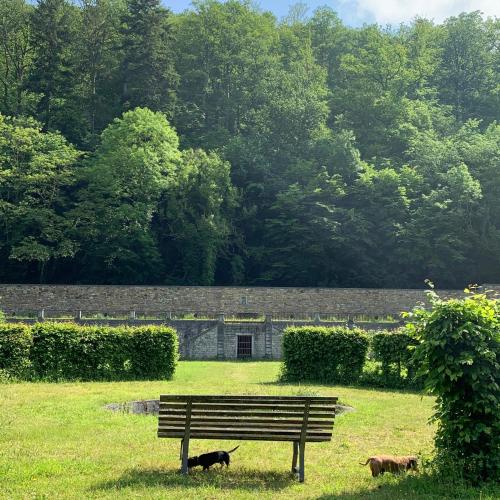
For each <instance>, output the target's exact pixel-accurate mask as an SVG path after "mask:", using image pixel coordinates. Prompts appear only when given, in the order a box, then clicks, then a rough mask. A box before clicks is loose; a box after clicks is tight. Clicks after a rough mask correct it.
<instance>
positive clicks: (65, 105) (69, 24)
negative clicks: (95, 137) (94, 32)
mask: <svg viewBox="0 0 500 500" xmlns="http://www.w3.org/2000/svg"><path fill="white" fill-rule="evenodd" d="M78 18H79V12H78V10H77V9H76V7H74V6H73V5H71V4H70V3H68V2H67V1H66V0H39V1H38V4H37V6H36V8H35V9H34V10H33V11H32V16H31V27H32V35H31V36H32V44H33V47H35V58H34V64H33V68H32V72H31V76H30V83H29V87H30V89H31V90H32V91H33V92H36V93H37V94H39V96H40V100H39V102H38V109H37V117H38V119H39V120H40V121H41V122H42V124H43V129H44V130H49V129H51V130H53V129H59V130H60V131H61V132H63V133H64V134H65V135H74V134H76V133H77V131H75V130H74V127H75V126H76V127H77V126H78V125H74V124H73V123H72V118H77V117H76V116H74V114H73V113H72V109H71V108H72V102H73V100H74V93H73V91H74V88H73V82H74V70H75V61H74V52H73V49H74V41H75V38H76V29H77V26H78V21H79V19H78ZM72 132H73V134H72Z"/></svg>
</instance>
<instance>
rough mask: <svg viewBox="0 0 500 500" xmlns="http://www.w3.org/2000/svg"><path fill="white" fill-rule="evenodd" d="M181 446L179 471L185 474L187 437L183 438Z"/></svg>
mask: <svg viewBox="0 0 500 500" xmlns="http://www.w3.org/2000/svg"><path fill="white" fill-rule="evenodd" d="M181 446H182V464H181V472H182V473H183V474H187V473H188V454H189V439H183V440H182V444H181Z"/></svg>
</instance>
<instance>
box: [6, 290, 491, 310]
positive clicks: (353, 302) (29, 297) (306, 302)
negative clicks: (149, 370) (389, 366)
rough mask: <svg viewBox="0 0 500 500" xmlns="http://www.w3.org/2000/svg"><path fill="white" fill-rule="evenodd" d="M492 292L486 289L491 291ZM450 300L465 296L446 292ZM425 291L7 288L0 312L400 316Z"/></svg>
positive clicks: (413, 304)
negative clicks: (177, 312)
mask: <svg viewBox="0 0 500 500" xmlns="http://www.w3.org/2000/svg"><path fill="white" fill-rule="evenodd" d="M485 286H486V285H485ZM489 286H490V287H496V288H497V289H498V290H499V291H500V286H499V285H489ZM440 294H442V295H443V296H446V297H456V296H460V295H462V292H461V291H457V290H443V291H441V292H440ZM425 301H426V296H425V293H424V290H404V289H401V290H397V289H367V288H282V287H281V288H280V287H201V286H184V287H183V286H164V287H162V286H105V285H102V286H97V285H88V286H84V285H1V284H0V310H3V311H4V312H7V313H12V312H16V313H26V312H33V311H40V310H42V309H44V310H45V312H46V313H47V314H64V313H67V314H71V315H73V316H74V315H76V314H77V313H78V311H84V312H85V313H106V314H108V315H122V314H126V315H128V314H130V312H131V311H136V313H137V314H166V313H168V312H171V311H187V312H197V313H211V314H218V313H224V314H227V315H231V314H249V315H251V314H263V315H264V314H296V315H300V314H310V315H313V314H315V313H322V314H326V313H328V314H339V315H347V314H350V315H356V314H364V315H368V316H377V315H398V314H399V313H400V312H401V311H408V310H410V309H411V308H413V307H414V306H415V304H417V303H419V302H425Z"/></svg>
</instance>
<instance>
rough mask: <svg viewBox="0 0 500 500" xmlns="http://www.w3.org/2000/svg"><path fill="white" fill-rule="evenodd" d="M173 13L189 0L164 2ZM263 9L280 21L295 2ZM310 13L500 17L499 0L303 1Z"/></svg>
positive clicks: (371, 17)
mask: <svg viewBox="0 0 500 500" xmlns="http://www.w3.org/2000/svg"><path fill="white" fill-rule="evenodd" d="M163 3H164V4H165V5H166V6H168V7H170V8H171V9H172V10H173V11H174V12H182V11H183V10H185V9H187V8H189V6H190V5H191V0H163ZM255 3H257V4H258V5H259V6H260V7H261V9H263V10H271V11H272V12H274V14H275V15H276V16H277V17H278V18H281V17H283V16H284V15H286V14H287V12H288V8H289V6H290V5H293V4H294V3H298V2H296V1H294V0H273V1H271V0H257V1H256V2H255ZM302 3H305V4H307V6H308V7H309V12H312V11H313V10H314V9H315V8H316V7H318V6H320V5H328V6H329V7H331V8H332V9H333V10H335V11H336V12H337V13H338V14H339V16H340V18H341V19H342V20H343V21H344V23H345V24H347V25H349V26H360V25H362V24H363V23H373V22H377V23H379V24H399V23H401V22H408V21H411V20H412V19H413V18H415V17H416V16H423V17H427V18H429V19H434V21H436V22H441V21H443V20H444V19H446V18H447V17H450V16H453V15H456V14H458V13H460V12H463V11H466V12H469V11H473V10H480V11H482V12H483V13H484V14H485V15H488V16H497V17H500V0H309V1H305V0H302Z"/></svg>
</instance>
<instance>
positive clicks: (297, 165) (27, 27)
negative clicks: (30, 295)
mask: <svg viewBox="0 0 500 500" xmlns="http://www.w3.org/2000/svg"><path fill="white" fill-rule="evenodd" d="M167 4H168V2H167ZM299 10H300V9H299ZM299 10H297V9H295V10H292V14H291V15H290V16H288V17H287V18H285V19H283V20H278V19H276V18H275V17H274V16H273V15H272V14H270V13H269V12H265V11H261V10H258V9H257V8H255V7H254V6H253V4H252V3H251V2H250V1H237V0H229V1H227V2H224V3H222V2H219V1H216V0H204V1H195V2H194V3H193V8H192V9H191V10H188V11H186V12H184V13H181V14H173V13H172V12H171V11H170V10H169V9H168V8H167V7H164V6H162V4H161V3H160V2H159V1H158V0H81V2H79V3H78V4H76V3H71V2H68V1H66V0H39V1H38V2H37V3H36V4H35V5H33V4H32V3H30V2H26V1H25V0H0V227H1V230H0V261H1V262H2V265H1V266H0V281H1V282H48V283H63V282H66V283H128V284H134V283H137V284H140V283H148V284H202V285H211V284H233V285H239V284H251V285H264V284H267V285H290V286H296V285H302V286H366V287H372V286H374V287H386V286H392V287H417V286H421V285H422V284H423V280H424V279H425V278H432V279H433V281H434V282H435V283H436V284H438V286H440V287H462V286H463V285H465V284H467V283H482V282H490V283H491V282H495V281H500V162H499V157H500V154H499V153H500V125H499V124H497V122H496V120H498V118H499V117H500V76H499V74H500V73H499V66H500V52H499V50H498V47H499V41H500V37H499V33H500V29H499V28H500V21H499V20H498V19H491V18H488V19H487V18H485V17H484V16H482V15H481V14H480V13H479V12H471V13H463V14H461V15H459V16H457V17H452V18H449V19H447V20H446V21H444V22H443V23H442V24H435V23H433V22H431V21H429V20H426V19H415V20H414V21H413V22H412V23H410V24H407V25H401V26H397V27H381V26H377V25H365V26H363V27H361V28H350V27H348V26H345V25H344V24H343V23H342V22H341V20H340V19H339V17H338V16H337V14H336V13H335V12H334V11H332V10H331V9H329V8H319V9H317V10H316V11H314V12H313V13H312V14H311V15H310V16H303V15H299V14H298V13H299ZM294 12H295V14H293V13H294Z"/></svg>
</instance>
